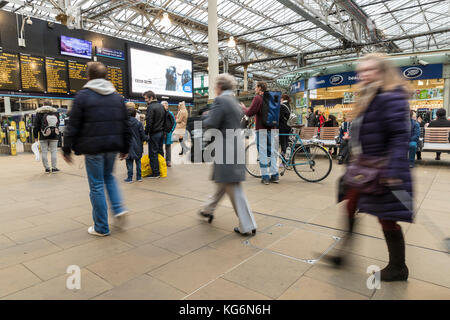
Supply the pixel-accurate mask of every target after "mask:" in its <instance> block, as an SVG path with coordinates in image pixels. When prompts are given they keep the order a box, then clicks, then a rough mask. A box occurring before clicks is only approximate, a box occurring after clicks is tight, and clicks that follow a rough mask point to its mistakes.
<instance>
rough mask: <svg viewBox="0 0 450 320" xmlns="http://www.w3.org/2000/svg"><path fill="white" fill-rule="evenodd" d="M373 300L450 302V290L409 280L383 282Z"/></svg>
mask: <svg viewBox="0 0 450 320" xmlns="http://www.w3.org/2000/svg"><path fill="white" fill-rule="evenodd" d="M372 299H373V300H450V288H446V287H442V286H438V285H434V284H431V283H428V282H424V281H420V280H416V279H413V278H411V277H410V278H409V279H408V281H406V282H405V281H397V282H382V283H381V288H380V289H379V290H376V292H375V295H374V296H373V298H372Z"/></svg>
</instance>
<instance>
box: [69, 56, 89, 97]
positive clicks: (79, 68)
mask: <svg viewBox="0 0 450 320" xmlns="http://www.w3.org/2000/svg"><path fill="white" fill-rule="evenodd" d="M68 65H69V87H70V93H77V92H78V91H80V90H81V89H82V88H83V86H84V85H85V84H86V82H87V74H86V69H87V64H86V63H83V62H77V61H72V60H69V62H68Z"/></svg>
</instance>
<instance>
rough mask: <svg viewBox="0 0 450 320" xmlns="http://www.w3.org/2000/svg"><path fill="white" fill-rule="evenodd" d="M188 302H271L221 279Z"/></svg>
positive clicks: (198, 292)
mask: <svg viewBox="0 0 450 320" xmlns="http://www.w3.org/2000/svg"><path fill="white" fill-rule="evenodd" d="M186 300H270V298H269V297H266V296H265V295H262V294H260V293H258V292H255V291H252V290H250V289H248V288H245V287H242V286H240V285H238V284H236V283H234V282H231V281H228V280H225V279H222V278H219V279H217V280H216V281H214V282H212V283H210V284H208V285H207V286H206V287H203V288H202V289H200V290H198V291H197V292H195V293H194V294H192V295H190V296H189V297H187V299H186Z"/></svg>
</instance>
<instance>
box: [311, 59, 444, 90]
mask: <svg viewBox="0 0 450 320" xmlns="http://www.w3.org/2000/svg"><path fill="white" fill-rule="evenodd" d="M400 72H401V74H402V75H403V77H404V78H405V79H406V80H423V79H441V78H442V64H429V65H426V66H406V67H401V68H400ZM357 81H358V76H357V74H356V72H342V73H338V74H330V75H326V76H321V77H312V78H310V79H309V80H308V89H309V90H313V89H319V88H328V87H335V86H347V85H352V84H356V82H357Z"/></svg>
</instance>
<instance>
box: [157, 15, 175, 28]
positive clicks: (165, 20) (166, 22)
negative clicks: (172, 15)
mask: <svg viewBox="0 0 450 320" xmlns="http://www.w3.org/2000/svg"><path fill="white" fill-rule="evenodd" d="M159 23H160V24H161V26H163V27H164V28H170V27H171V26H172V21H170V19H169V14H168V13H167V12H164V13H163V18H162V19H161V20H160V22H159Z"/></svg>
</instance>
